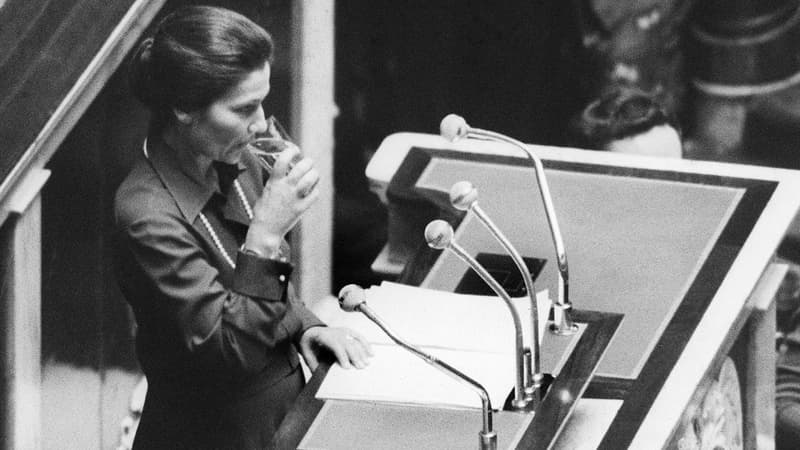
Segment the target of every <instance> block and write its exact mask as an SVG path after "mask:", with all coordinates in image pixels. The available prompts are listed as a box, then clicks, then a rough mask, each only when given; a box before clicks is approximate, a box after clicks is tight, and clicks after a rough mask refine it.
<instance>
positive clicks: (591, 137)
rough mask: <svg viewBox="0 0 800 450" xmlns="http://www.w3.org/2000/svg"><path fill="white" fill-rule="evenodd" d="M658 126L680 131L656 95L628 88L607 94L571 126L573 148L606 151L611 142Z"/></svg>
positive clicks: (587, 108)
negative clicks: (670, 127)
mask: <svg viewBox="0 0 800 450" xmlns="http://www.w3.org/2000/svg"><path fill="white" fill-rule="evenodd" d="M659 125H670V126H672V127H674V128H675V129H676V130H679V127H678V124H677V121H676V120H675V118H674V117H673V115H672V114H671V113H670V112H669V111H667V109H666V108H665V107H664V106H663V105H662V103H661V102H660V101H659V100H658V97H657V96H656V95H654V94H650V93H647V92H645V91H642V90H640V89H638V88H634V87H629V86H615V87H613V88H610V89H608V90H606V91H604V92H603V93H602V94H601V95H600V96H599V98H598V99H597V100H595V101H593V102H591V103H590V104H589V105H587V106H586V108H584V109H583V111H582V112H581V114H580V116H579V117H577V118H576V120H574V121H573V122H572V124H571V125H570V128H571V130H570V134H571V140H572V142H571V144H572V145H576V146H579V147H584V148H593V149H603V148H605V147H606V146H607V145H608V144H609V143H611V142H612V141H615V140H618V139H624V138H627V137H631V136H635V135H637V134H640V133H644V132H645V131H648V130H650V129H651V128H653V127H656V126H659Z"/></svg>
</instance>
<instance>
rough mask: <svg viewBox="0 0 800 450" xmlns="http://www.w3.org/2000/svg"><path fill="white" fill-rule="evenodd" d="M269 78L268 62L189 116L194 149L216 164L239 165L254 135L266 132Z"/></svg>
mask: <svg viewBox="0 0 800 450" xmlns="http://www.w3.org/2000/svg"><path fill="white" fill-rule="evenodd" d="M269 77H270V66H269V63H266V64H264V66H263V67H262V68H260V69H257V70H254V71H253V72H251V73H250V74H249V75H247V76H246V77H245V78H244V79H243V80H242V81H241V82H240V83H239V84H237V85H236V86H234V87H233V88H231V89H230V90H229V91H228V92H227V93H225V94H224V95H223V96H222V97H221V98H219V99H217V100H216V101H215V102H214V103H212V104H211V105H209V106H208V107H207V108H205V109H202V110H199V111H196V112H194V113H190V114H189V115H190V116H191V118H192V123H191V126H189V130H190V131H189V134H190V140H191V142H192V143H193V145H192V147H193V148H194V149H196V150H197V151H198V152H199V153H201V154H203V155H204V156H206V157H208V158H210V159H211V160H214V161H223V162H226V163H229V164H235V163H237V162H239V159H240V158H241V156H242V154H243V152H245V151H247V145H248V143H250V142H251V141H252V140H253V138H254V136H255V134H256V133H261V132H264V131H266V128H267V123H266V120H265V119H264V110H263V108H262V106H261V103H262V102H263V101H264V99H265V98H266V97H267V94H269V90H270V84H269Z"/></svg>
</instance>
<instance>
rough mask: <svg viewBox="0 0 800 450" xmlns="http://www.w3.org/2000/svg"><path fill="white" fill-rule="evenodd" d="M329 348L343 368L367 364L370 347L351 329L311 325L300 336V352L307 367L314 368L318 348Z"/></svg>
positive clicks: (316, 361) (317, 363) (370, 353)
mask: <svg viewBox="0 0 800 450" xmlns="http://www.w3.org/2000/svg"><path fill="white" fill-rule="evenodd" d="M323 348H324V349H327V350H330V351H331V352H332V353H333V355H334V356H335V357H336V361H337V362H338V363H339V365H340V366H342V367H343V368H345V369H349V368H351V367H353V366H355V367H356V368H358V369H363V368H364V367H366V366H367V364H369V357H371V356H372V347H371V346H370V345H369V342H367V340H366V339H364V337H363V336H361V335H360V334H358V333H356V332H355V331H353V330H349V329H347V328H338V327H312V328H309V329H307V330H306V331H305V333H303V335H302V336H301V337H300V352H301V353H302V354H303V358H304V359H305V360H306V364H308V368H309V369H311V370H312V371H313V370H316V368H317V366H318V365H319V360H318V358H317V355H318V352H319V350H320V349H323Z"/></svg>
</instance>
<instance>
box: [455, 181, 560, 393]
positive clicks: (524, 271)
mask: <svg viewBox="0 0 800 450" xmlns="http://www.w3.org/2000/svg"><path fill="white" fill-rule="evenodd" d="M450 203H451V204H452V205H453V207H454V208H456V209H458V210H460V211H472V212H473V213H474V214H475V216H476V217H477V218H478V219H479V220H480V221H481V222H482V223H483V224H484V225H485V226H486V228H487V229H488V230H489V231H490V232H491V234H492V236H494V237H495V239H497V240H498V241H499V242H500V244H502V246H503V248H505V250H506V252H508V254H509V255H510V256H511V259H512V260H513V261H514V264H515V265H516V266H517V269H519V271H520V275H521V276H522V280H523V281H524V282H525V289H526V290H527V291H528V297H529V298H530V302H531V325H532V327H531V328H532V330H531V333H532V334H531V341H532V347H533V363H532V364H531V363H530V361H529V359H530V353H527V354H526V361H527V362H528V364H527V367H526V368H527V371H526V373H525V375H526V383H525V394H526V395H527V396H528V397H532V396H533V395H534V394H535V391H536V389H537V388H538V387H539V386H541V383H542V379H543V378H544V376H543V375H542V373H541V363H540V357H539V355H540V353H541V345H540V343H539V306H538V304H537V302H536V291H535V289H534V287H533V278H531V273H530V271H529V270H528V268H527V266H526V265H525V261H524V260H523V259H522V255H520V254H519V252H518V251H517V249H516V248H514V246H513V245H511V242H510V241H509V240H508V238H506V237H505V235H504V234H503V233H502V232H501V231H500V228H498V227H497V226H496V225H495V224H494V222H492V220H491V219H490V218H489V216H488V215H487V214H486V213H485V212H484V211H483V208H481V207H480V205H478V189H476V188H475V186H473V185H472V183H470V182H469V181H459V182H458V183H455V184H454V185H453V187H452V188H450Z"/></svg>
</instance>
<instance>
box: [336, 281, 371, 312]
mask: <svg viewBox="0 0 800 450" xmlns="http://www.w3.org/2000/svg"><path fill="white" fill-rule="evenodd" d="M366 302H367V296H366V294H364V289H363V288H361V286H358V285H355V284H348V285H347V286H345V287H343V288H342V289H341V290H340V291H339V307H340V308H342V309H343V310H345V311H347V312H353V311H357V310H358V307H359V306H361V305H362V304H363V303H366Z"/></svg>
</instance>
